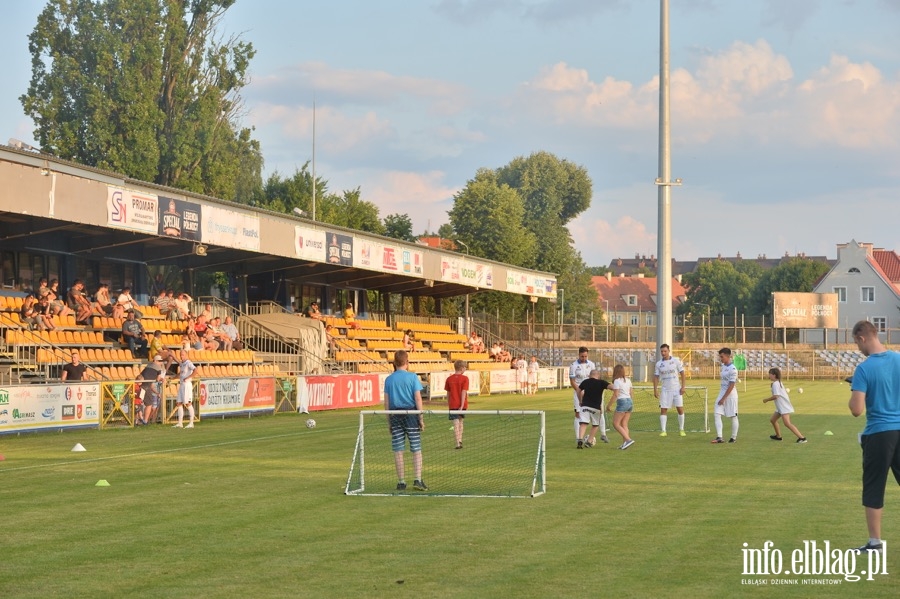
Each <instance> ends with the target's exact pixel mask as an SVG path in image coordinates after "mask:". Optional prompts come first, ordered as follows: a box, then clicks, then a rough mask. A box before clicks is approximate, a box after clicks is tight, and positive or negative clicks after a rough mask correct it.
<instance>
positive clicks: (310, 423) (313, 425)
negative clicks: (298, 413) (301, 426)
mask: <svg viewBox="0 0 900 599" xmlns="http://www.w3.org/2000/svg"><path fill="white" fill-rule="evenodd" d="M306 428H316V421H315V420H313V419H312V418H310V419H309V420H307V421H306Z"/></svg>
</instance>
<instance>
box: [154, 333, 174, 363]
mask: <svg viewBox="0 0 900 599" xmlns="http://www.w3.org/2000/svg"><path fill="white" fill-rule="evenodd" d="M147 355H148V356H160V357H161V358H162V361H163V362H164V363H165V365H166V369H168V368H169V367H170V366H172V364H174V363H175V352H173V351H169V350H168V349H167V348H166V346H165V345H163V342H162V331H160V330H156V331H153V336H152V337H150V344H149V346H148V347H147Z"/></svg>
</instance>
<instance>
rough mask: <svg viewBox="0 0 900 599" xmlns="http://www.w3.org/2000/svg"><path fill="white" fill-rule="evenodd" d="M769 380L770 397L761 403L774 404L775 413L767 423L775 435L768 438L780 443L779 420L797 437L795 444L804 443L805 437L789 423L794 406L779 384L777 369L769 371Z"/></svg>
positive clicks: (779, 377) (779, 378) (779, 371)
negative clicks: (770, 385) (770, 424)
mask: <svg viewBox="0 0 900 599" xmlns="http://www.w3.org/2000/svg"><path fill="white" fill-rule="evenodd" d="M769 380H770V381H772V396H771V397H767V398H765V399H764V400H763V403H766V402H769V401H774V402H775V413H774V414H772V418H770V419H769V422H771V423H772V427H773V428H774V429H775V434H774V435H769V438H770V439H772V440H773V441H781V428H780V427H779V426H778V419H779V418H781V419H782V420H784V425H785V426H786V427H788V428H789V429H790V431H791V432H792V433H794V434H795V435H797V443H806V437H804V436H803V435H801V434H800V431H799V430H797V427H796V426H794V425H793V424H792V423H791V417H790V414H793V413H794V406H793V405H791V398H790V397H788V392H787V389H785V388H784V385H783V384H782V383H781V370H779V369H778V368H772V369H770V370H769Z"/></svg>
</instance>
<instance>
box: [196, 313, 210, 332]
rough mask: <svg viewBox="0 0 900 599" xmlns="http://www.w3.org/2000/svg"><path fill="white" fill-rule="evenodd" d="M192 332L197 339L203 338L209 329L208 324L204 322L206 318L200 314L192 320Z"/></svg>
mask: <svg viewBox="0 0 900 599" xmlns="http://www.w3.org/2000/svg"><path fill="white" fill-rule="evenodd" d="M193 322H194V332H195V333H197V336H198V337H201V338H202V337H203V336H204V335H206V331H207V329H209V324H208V323H207V321H206V316H204V315H203V314H201V315H200V316H198V317H197V318H195V319H194V321H193Z"/></svg>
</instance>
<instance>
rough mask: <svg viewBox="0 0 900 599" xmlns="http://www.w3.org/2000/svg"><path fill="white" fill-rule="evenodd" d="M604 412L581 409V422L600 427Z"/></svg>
mask: <svg viewBox="0 0 900 599" xmlns="http://www.w3.org/2000/svg"><path fill="white" fill-rule="evenodd" d="M602 417H603V412H601V411H600V410H597V409H594V408H581V421H582V422H587V423H588V424H590V425H591V426H600V418H602Z"/></svg>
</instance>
